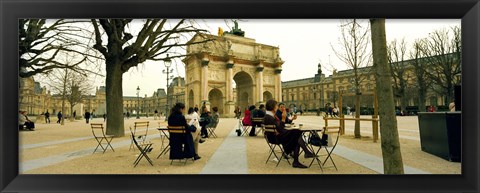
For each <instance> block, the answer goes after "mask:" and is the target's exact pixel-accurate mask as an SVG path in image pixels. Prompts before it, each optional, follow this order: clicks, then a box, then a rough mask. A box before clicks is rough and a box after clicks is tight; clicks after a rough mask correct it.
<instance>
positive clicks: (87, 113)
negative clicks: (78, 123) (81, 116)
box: [85, 111, 91, 124]
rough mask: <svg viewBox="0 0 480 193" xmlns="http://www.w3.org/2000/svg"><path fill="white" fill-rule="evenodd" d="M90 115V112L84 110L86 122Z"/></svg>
mask: <svg viewBox="0 0 480 193" xmlns="http://www.w3.org/2000/svg"><path fill="white" fill-rule="evenodd" d="M90 116H91V114H90V112H88V111H87V112H85V121H86V122H87V124H88V122H89V121H90Z"/></svg>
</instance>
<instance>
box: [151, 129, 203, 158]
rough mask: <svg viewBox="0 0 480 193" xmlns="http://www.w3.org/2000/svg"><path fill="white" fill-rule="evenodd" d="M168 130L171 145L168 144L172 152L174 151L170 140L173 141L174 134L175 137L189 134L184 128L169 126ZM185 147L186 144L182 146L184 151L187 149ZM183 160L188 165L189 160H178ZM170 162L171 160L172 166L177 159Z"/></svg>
mask: <svg viewBox="0 0 480 193" xmlns="http://www.w3.org/2000/svg"><path fill="white" fill-rule="evenodd" d="M167 128H168V134H169V136H170V137H169V138H168V139H169V143H168V144H169V147H170V151H172V146H170V140H171V139H172V134H174V135H175V134H187V130H186V129H185V127H184V126H167ZM184 145H185V144H182V147H181V148H182V149H183V148H185V147H184ZM170 153H172V152H170ZM159 156H160V155H159ZM183 159H185V162H184V164H187V159H186V158H182V159H178V160H180V161H181V160H183ZM170 160H171V162H170V165H172V163H173V160H175V159H170ZM192 160H193V159H192ZM194 161H195V160H194Z"/></svg>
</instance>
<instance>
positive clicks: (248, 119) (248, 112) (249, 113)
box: [242, 105, 255, 126]
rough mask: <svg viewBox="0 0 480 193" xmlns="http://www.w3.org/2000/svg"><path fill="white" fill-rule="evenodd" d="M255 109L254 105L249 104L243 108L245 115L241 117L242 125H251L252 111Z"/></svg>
mask: <svg viewBox="0 0 480 193" xmlns="http://www.w3.org/2000/svg"><path fill="white" fill-rule="evenodd" d="M254 109H255V105H252V106H250V107H249V108H248V109H246V110H245V116H244V117H243V120H242V124H243V126H252V111H253V110H254Z"/></svg>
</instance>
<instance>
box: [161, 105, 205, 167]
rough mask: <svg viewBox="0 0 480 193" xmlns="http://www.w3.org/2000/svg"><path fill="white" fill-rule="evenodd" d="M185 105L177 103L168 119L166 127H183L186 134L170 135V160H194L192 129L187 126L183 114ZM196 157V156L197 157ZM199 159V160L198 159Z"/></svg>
mask: <svg viewBox="0 0 480 193" xmlns="http://www.w3.org/2000/svg"><path fill="white" fill-rule="evenodd" d="M184 111H185V105H184V104H183V103H177V104H175V106H174V107H173V108H172V110H171V112H170V116H169V117H168V126H184V127H185V130H186V133H170V159H184V158H192V157H193V158H194V159H195V149H194V144H193V137H192V134H191V132H195V131H193V127H190V125H188V123H187V120H186V119H185V116H183V113H184ZM197 156H198V155H197ZM198 159H200V158H198Z"/></svg>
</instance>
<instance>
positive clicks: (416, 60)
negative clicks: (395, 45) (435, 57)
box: [410, 40, 430, 112]
mask: <svg viewBox="0 0 480 193" xmlns="http://www.w3.org/2000/svg"><path fill="white" fill-rule="evenodd" d="M423 44H424V40H415V42H414V44H413V49H412V50H411V51H410V58H412V60H411V61H412V62H411V65H412V66H413V72H414V75H415V76H414V77H413V78H414V79H415V82H416V83H417V86H416V88H417V92H416V93H418V111H419V112H425V111H426V109H425V107H426V103H425V101H426V99H427V89H428V87H429V85H430V80H429V78H428V77H427V75H426V71H425V70H424V69H426V68H427V63H426V62H425V61H424V59H423V54H422V52H421V50H420V48H421V47H423Z"/></svg>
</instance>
